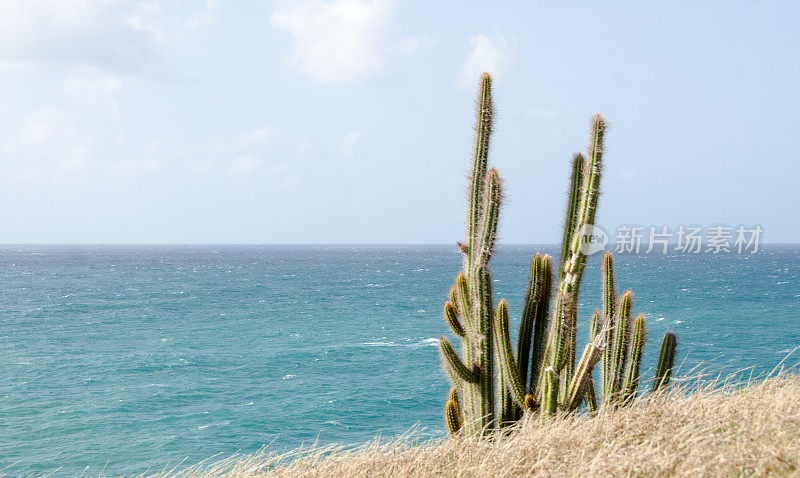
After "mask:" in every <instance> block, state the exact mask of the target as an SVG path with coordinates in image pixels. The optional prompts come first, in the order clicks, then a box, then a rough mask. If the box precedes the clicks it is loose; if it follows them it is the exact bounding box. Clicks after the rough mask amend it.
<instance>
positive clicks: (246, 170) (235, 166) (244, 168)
mask: <svg viewBox="0 0 800 478" xmlns="http://www.w3.org/2000/svg"><path fill="white" fill-rule="evenodd" d="M261 163H262V161H261V160H260V159H258V158H256V157H255V156H252V155H247V156H241V157H238V158H236V159H234V160H233V161H231V163H230V164H229V165H228V169H227V172H228V174H230V175H232V176H245V175H247V174H251V173H253V172H255V170H256V169H258V168H259V167H260V166H261Z"/></svg>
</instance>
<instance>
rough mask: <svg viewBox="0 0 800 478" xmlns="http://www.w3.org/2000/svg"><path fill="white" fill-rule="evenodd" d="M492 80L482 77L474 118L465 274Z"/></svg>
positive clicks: (485, 149)
mask: <svg viewBox="0 0 800 478" xmlns="http://www.w3.org/2000/svg"><path fill="white" fill-rule="evenodd" d="M493 117H494V108H493V106H492V78H491V76H489V74H488V73H484V74H483V75H482V76H481V81H480V88H479V89H478V101H477V111H476V117H475V146H474V152H473V155H472V171H471V174H470V184H469V206H468V208H467V244H466V249H467V251H468V253H466V254H465V256H466V258H465V268H464V269H465V270H466V271H470V270H471V269H472V266H473V262H474V258H475V247H476V246H475V242H476V234H477V230H478V227H479V222H480V213H481V210H482V206H483V205H482V204H481V201H482V196H483V187H484V184H483V183H484V176H485V175H486V165H487V162H488V159H489V138H490V136H491V134H492V120H493Z"/></svg>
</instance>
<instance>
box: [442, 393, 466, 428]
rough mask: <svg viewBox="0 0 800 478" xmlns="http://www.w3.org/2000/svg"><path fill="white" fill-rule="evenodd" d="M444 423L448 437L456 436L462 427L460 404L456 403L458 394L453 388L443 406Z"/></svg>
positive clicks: (462, 417)
mask: <svg viewBox="0 0 800 478" xmlns="http://www.w3.org/2000/svg"><path fill="white" fill-rule="evenodd" d="M444 421H445V424H447V430H448V431H449V432H450V435H456V434H458V432H460V431H461V429H462V428H463V427H464V414H463V412H462V411H461V404H460V403H459V401H458V392H457V391H456V389H455V388H451V389H450V394H449V395H448V398H447V401H446V402H445V404H444Z"/></svg>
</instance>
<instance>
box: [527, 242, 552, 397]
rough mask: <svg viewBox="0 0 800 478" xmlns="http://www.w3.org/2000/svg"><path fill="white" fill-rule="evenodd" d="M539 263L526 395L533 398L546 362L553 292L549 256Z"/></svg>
mask: <svg viewBox="0 0 800 478" xmlns="http://www.w3.org/2000/svg"><path fill="white" fill-rule="evenodd" d="M539 261H540V262H541V264H542V267H541V269H542V279H541V282H542V293H541V297H540V300H539V301H538V302H537V303H536V316H535V318H534V322H533V337H532V338H531V368H530V380H529V384H530V385H529V387H528V393H529V394H530V395H533V396H534V397H538V396H539V392H540V390H539V384H540V377H541V372H542V370H543V369H544V367H545V365H544V362H545V360H546V355H545V345H546V343H547V330H548V326H549V317H550V310H549V309H550V298H551V295H552V292H553V265H552V260H551V259H550V256H549V255H547V254H545V255H543V256H541V258H540V259H539Z"/></svg>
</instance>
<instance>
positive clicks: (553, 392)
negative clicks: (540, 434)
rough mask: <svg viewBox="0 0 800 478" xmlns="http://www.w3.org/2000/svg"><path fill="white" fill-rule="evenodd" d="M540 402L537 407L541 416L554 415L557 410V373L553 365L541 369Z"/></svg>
mask: <svg viewBox="0 0 800 478" xmlns="http://www.w3.org/2000/svg"><path fill="white" fill-rule="evenodd" d="M542 377H543V378H544V380H543V386H542V404H541V406H540V407H539V414H540V415H541V417H542V418H547V417H549V416H552V415H555V414H556V411H558V375H557V374H556V371H555V370H553V367H549V366H548V367H547V368H545V369H544V370H543V371H542Z"/></svg>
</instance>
